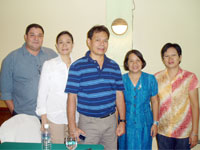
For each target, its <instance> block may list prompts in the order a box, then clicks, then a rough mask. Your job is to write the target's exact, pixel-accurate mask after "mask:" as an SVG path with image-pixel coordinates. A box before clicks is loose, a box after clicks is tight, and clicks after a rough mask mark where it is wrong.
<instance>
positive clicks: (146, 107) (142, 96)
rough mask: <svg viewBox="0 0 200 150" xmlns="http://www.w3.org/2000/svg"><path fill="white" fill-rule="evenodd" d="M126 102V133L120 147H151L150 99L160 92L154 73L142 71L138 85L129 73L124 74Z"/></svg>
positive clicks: (151, 120) (151, 117)
mask: <svg viewBox="0 0 200 150" xmlns="http://www.w3.org/2000/svg"><path fill="white" fill-rule="evenodd" d="M123 82H124V86H125V91H124V96H125V103H126V120H127V124H126V133H125V134H124V135H122V136H121V137H119V149H121V150H124V149H127V150H132V149H151V147H152V137H151V126H152V124H153V114H152V110H151V106H150V99H151V97H152V96H155V95H156V94H157V93H158V84H157V81H156V79H155V77H154V76H153V75H150V74H147V73H144V72H142V74H141V77H140V79H139V81H138V83H137V85H136V86H134V85H133V84H132V82H131V80H130V78H129V75H128V73H127V74H124V75H123Z"/></svg>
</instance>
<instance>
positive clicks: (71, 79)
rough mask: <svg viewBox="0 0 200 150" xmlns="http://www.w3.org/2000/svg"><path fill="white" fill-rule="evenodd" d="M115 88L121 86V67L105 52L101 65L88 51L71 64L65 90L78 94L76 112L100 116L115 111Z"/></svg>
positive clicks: (119, 89)
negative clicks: (100, 65)
mask: <svg viewBox="0 0 200 150" xmlns="http://www.w3.org/2000/svg"><path fill="white" fill-rule="evenodd" d="M117 90H118V91H122V90H124V85H123V82H122V75H121V71H120V69H119V66H118V65H117V64H116V63H115V62H114V61H113V60H111V59H109V58H107V57H106V56H104V63H103V66H102V69H100V67H99V65H98V63H97V61H96V60H93V59H92V58H91V57H90V51H88V52H87V53H86V56H85V57H82V58H80V59H79V60H77V61H75V62H74V63H73V64H72V65H71V67H70V70H69V76H68V81H67V86H66V89H65V92H66V93H75V94H77V97H78V105H77V110H78V112H79V113H81V114H83V115H86V116H90V117H103V116H106V115H108V114H110V113H113V112H115V107H116V104H115V101H116V91H117Z"/></svg>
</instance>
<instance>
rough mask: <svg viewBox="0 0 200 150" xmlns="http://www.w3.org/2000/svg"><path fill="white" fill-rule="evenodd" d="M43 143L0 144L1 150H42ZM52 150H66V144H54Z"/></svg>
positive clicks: (85, 148)
mask: <svg viewBox="0 0 200 150" xmlns="http://www.w3.org/2000/svg"><path fill="white" fill-rule="evenodd" d="M41 147H42V145H41V143H15V142H5V143H2V144H0V150H33V149H34V150H41ZM52 150H66V147H65V145H64V144H52ZM76 150H104V147H103V145H100V144H99V145H88V144H78V146H77V148H76Z"/></svg>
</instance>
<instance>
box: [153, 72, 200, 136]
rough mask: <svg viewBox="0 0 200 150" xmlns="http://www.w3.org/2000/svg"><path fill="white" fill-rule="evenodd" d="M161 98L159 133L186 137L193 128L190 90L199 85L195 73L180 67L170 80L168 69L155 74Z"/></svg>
mask: <svg viewBox="0 0 200 150" xmlns="http://www.w3.org/2000/svg"><path fill="white" fill-rule="evenodd" d="M155 77H156V79H157V81H158V90H159V91H158V95H159V98H160V112H159V126H158V133H159V134H161V135H164V136H167V137H173V138H186V137H189V134H190V132H191V129H192V110H191V106H190V99H189V92H190V91H192V90H194V89H195V88H198V87H199V82H198V79H197V77H196V75H195V74H194V73H191V72H188V71H185V70H182V69H179V72H178V74H177V75H176V77H175V78H174V80H172V81H170V79H169V76H168V72H167V70H163V71H160V72H158V73H156V74H155Z"/></svg>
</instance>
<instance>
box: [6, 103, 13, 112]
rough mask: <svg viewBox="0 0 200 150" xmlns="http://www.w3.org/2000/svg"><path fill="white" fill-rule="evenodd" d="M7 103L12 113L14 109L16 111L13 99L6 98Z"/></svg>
mask: <svg viewBox="0 0 200 150" xmlns="http://www.w3.org/2000/svg"><path fill="white" fill-rule="evenodd" d="M5 103H6V105H7V107H8V109H9V111H10V113H11V114H13V111H14V104H13V100H5Z"/></svg>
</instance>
